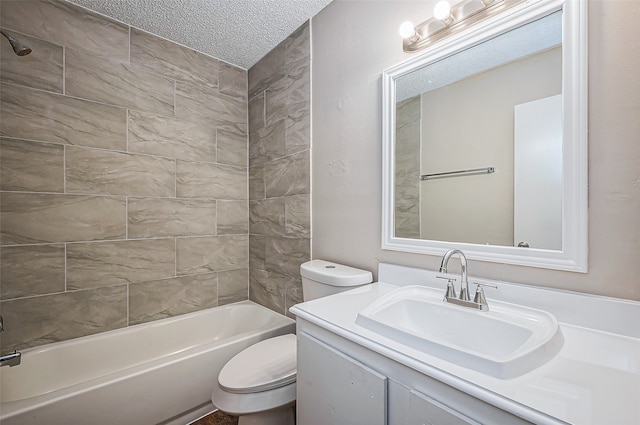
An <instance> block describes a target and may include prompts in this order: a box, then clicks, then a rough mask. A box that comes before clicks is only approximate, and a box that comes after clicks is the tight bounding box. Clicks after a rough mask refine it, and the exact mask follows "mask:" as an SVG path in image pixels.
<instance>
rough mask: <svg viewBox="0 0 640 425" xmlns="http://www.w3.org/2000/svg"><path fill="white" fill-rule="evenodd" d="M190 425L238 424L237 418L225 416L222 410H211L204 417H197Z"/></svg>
mask: <svg viewBox="0 0 640 425" xmlns="http://www.w3.org/2000/svg"><path fill="white" fill-rule="evenodd" d="M191 425H238V418H236V417H233V416H227V415H225V414H224V413H222V412H213V413H212V414H210V415H207V416H205V417H204V418H201V419H198V420H197V421H195V422H193V423H192V424H191Z"/></svg>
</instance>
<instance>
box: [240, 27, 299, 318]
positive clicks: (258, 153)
mask: <svg viewBox="0 0 640 425" xmlns="http://www.w3.org/2000/svg"><path fill="white" fill-rule="evenodd" d="M309 41H310V39H309V25H308V23H307V24H304V25H303V26H302V27H300V28H299V29H298V30H297V31H295V32H294V33H293V34H292V35H291V36H289V38H287V39H286V40H285V41H283V42H282V43H281V44H280V45H278V46H277V47H276V48H275V49H274V50H272V51H271V52H270V53H269V54H268V55H267V56H265V57H264V58H263V59H262V60H260V61H259V62H258V63H257V64H256V65H254V66H253V67H252V68H251V69H250V70H249V270H250V277H249V297H250V299H251V300H254V301H256V302H258V303H260V304H262V305H265V306H267V307H269V308H271V309H272V310H275V311H277V312H279V313H282V314H287V313H288V308H289V307H291V306H292V305H293V304H296V303H298V302H300V301H301V300H302V282H301V279H300V264H301V263H303V262H305V261H308V260H309V259H310V256H311V253H310V249H311V244H310V237H311V226H310V219H309V217H310V208H309V206H310V193H311V186H310V161H309V159H310V158H309V155H310V147H311V143H310V141H311V131H310V122H311V121H310V119H311V118H310V91H311V89H310V87H311V84H310V66H311V63H310V44H309Z"/></svg>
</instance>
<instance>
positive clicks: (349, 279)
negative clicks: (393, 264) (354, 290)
mask: <svg viewBox="0 0 640 425" xmlns="http://www.w3.org/2000/svg"><path fill="white" fill-rule="evenodd" d="M300 274H301V275H302V277H305V278H307V279H312V280H315V281H318V282H321V283H326V284H327V285H332V286H358V285H364V284H365V283H371V282H372V281H373V275H372V274H371V272H370V271H367V270H362V269H356V268H354V267H349V266H345V265H343V264H337V263H332V262H330V261H324V260H311V261H307V262H306V263H302V264H301V265H300Z"/></svg>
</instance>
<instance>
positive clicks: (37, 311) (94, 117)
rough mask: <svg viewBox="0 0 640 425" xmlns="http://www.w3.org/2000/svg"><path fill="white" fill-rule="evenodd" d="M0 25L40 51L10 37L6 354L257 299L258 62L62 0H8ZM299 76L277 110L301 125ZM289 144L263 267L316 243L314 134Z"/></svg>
mask: <svg viewBox="0 0 640 425" xmlns="http://www.w3.org/2000/svg"><path fill="white" fill-rule="evenodd" d="M0 26H2V28H3V29H6V30H7V32H9V33H11V34H14V35H15V36H17V37H19V38H20V39H21V40H23V41H24V42H25V43H27V44H28V45H29V46H31V47H32V49H33V53H32V54H31V55H29V56H24V57H18V56H15V55H14V53H13V51H12V50H11V49H10V47H9V44H8V43H6V42H5V41H4V40H2V43H0V46H1V49H0V64H1V68H0V80H1V87H0V90H1V92H0V114H1V117H0V118H1V119H0V136H1V137H0V191H1V192H0V212H1V214H2V216H1V222H0V266H1V268H0V273H1V274H0V313H1V314H2V315H3V317H4V321H5V328H6V332H5V333H4V334H2V335H1V336H0V338H2V339H1V340H0V348H1V350H2V352H7V351H11V350H13V349H14V348H18V349H24V348H27V347H30V346H35V345H40V344H45V343H49V342H54V341H60V340H64V339H68V338H74V337H78V336H83V335H87V334H92V333H97V332H102V331H106V330H110V329H115V328H120V327H124V326H128V325H132V324H137V323H141V322H146V321H151V320H156V319H160V318H164V317H167V316H172V315H176V314H182V313H187V312H190V311H194V310H199V309H203V308H208V307H211V306H216V305H219V304H225V303H230V302H235V301H239V300H243V299H247V298H248V282H249V271H248V270H249V251H250V249H249V236H248V232H249V205H248V202H249V201H248V196H249V194H248V190H247V189H248V178H249V172H248V164H247V156H248V145H247V137H248V135H247V113H248V110H247V109H248V102H247V93H248V88H247V72H246V71H244V70H242V69H239V68H236V67H233V66H231V65H228V64H226V63H222V62H220V61H218V60H217V59H214V58H211V57H208V56H205V55H203V54H200V53H197V52H194V51H193V50H190V49H187V48H184V47H182V46H179V45H177V44H174V43H171V42H168V41H166V40H164V39H161V38H159V37H156V36H153V35H151V34H148V33H146V32H143V31H140V30H137V29H135V28H130V27H128V26H126V25H123V24H120V23H118V22H114V21H111V20H109V19H106V18H104V17H102V16H99V15H96V14H94V13H91V12H89V11H86V10H84V9H82V8H79V7H77V6H75V5H72V4H69V3H66V2H63V1H60V0H56V1H31V0H28V1H9V0H3V1H2V16H1V21H0ZM304 31H306V30H304ZM307 36H308V35H307ZM291 44H293V43H291V40H290V41H289V45H291ZM289 50H291V48H290V49H289ZM307 62H308V55H307ZM288 66H289V68H290V71H291V72H290V74H291V75H297V74H296V72H299V71H301V69H302V68H301V67H304V66H305V65H304V63H302V62H301V63H300V64H299V65H294V63H291V64H288ZM306 66H307V72H308V64H307V65H306ZM287 78H289V77H287ZM289 80H291V83H295V85H296V89H295V93H294V92H291V90H290V91H289V92H287V91H286V90H285V91H282V90H284V89H279V90H280V92H279V97H277V98H276V99H272V100H273V101H274V102H275V103H277V104H278V107H277V108H275V109H272V108H269V109H268V110H269V112H270V116H272V119H271V121H273V122H274V123H276V124H277V123H280V124H279V125H280V126H282V129H283V131H286V130H288V129H291V130H289V131H296V132H299V131H300V130H301V129H303V127H304V124H301V123H300V121H299V119H298V118H297V117H298V116H297V115H296V114H295V113H294V112H293V111H288V110H287V109H286V107H287V102H286V100H287V99H286V98H287V96H290V97H291V98H292V99H293V98H294V97H295V98H296V101H297V102H298V103H300V104H303V103H304V102H302V100H301V99H298V97H304V96H301V95H299V94H298V92H297V91H298V90H299V89H300V87H299V86H300V84H302V85H303V86H304V84H307V87H308V82H306V83H305V82H304V81H302V80H301V79H300V78H298V77H293V78H289V79H287V80H286V81H287V82H288V81H289ZM284 82H285V81H280V83H284ZM274 87H275V86H274ZM278 87H279V86H278ZM303 88H304V87H303ZM254 89H255V87H254ZM269 90H272V89H271V88H270V86H269V87H264V88H262V89H260V90H258V91H260V93H262V94H264V93H265V91H267V92H268V91H269ZM307 91H308V90H307ZM285 92H286V93H285ZM269 93H270V92H269ZM269 96H270V94H269ZM283 96H284V98H283ZM305 99H306V100H305V102H306V110H307V112H308V96H307V98H305ZM283 108H284V109H283ZM274 114H277V115H278V116H277V117H276V116H274ZM307 115H308V114H307ZM306 119H307V120H308V117H307V118H306ZM271 121H270V123H271ZM285 139H286V138H283V139H282V146H281V149H280V151H278V152H279V155H277V156H274V157H273V158H269V161H268V162H265V161H263V162H262V163H261V167H263V168H269V170H270V171H269V173H271V174H272V175H270V176H269V178H268V182H269V186H268V189H267V192H268V193H273V195H271V196H274V197H275V198H274V199H275V200H281V202H283V208H284V211H285V212H286V211H288V213H287V214H288V215H283V217H282V220H283V226H282V229H281V231H280V233H278V234H275V233H270V234H268V235H267V236H268V237H267V239H265V243H264V246H263V247H262V252H268V253H269V254H268V255H267V260H268V261H267V262H265V264H268V265H269V266H268V267H267V269H266V270H273V269H279V268H280V263H282V262H284V263H287V260H288V258H287V257H288V252H290V251H291V250H293V249H297V248H298V245H299V244H300V241H299V240H298V239H299V238H308V226H307V230H306V232H307V233H306V234H305V231H304V230H302V228H303V227H304V226H305V223H307V222H308V205H307V207H306V209H305V206H304V205H303V204H304V201H305V199H306V200H307V201H308V193H309V190H308V183H306V184H305V183H303V182H300V181H296V182H295V184H291V183H288V181H289V180H290V179H296V180H299V179H306V180H307V181H308V170H306V171H305V170H304V169H303V168H304V167H307V168H308V143H307V146H306V147H305V146H302V147H300V146H301V145H300V142H299V140H300V137H296V138H295V139H291V140H290V141H289V144H286V143H285V141H286V140H285ZM305 155H306V156H305ZM272 159H273V161H272ZM278 161H279V162H278ZM262 192H263V194H264V193H265V190H264V188H263V191H262ZM305 197H306V198H305ZM256 200H257V199H256ZM286 208H288V209H286ZM305 214H306V216H305ZM287 217H288V218H287ZM305 217H306V218H305ZM288 238H292V239H294V240H295V242H293V243H287V242H288ZM305 240H306V241H307V242H308V239H305ZM307 245H308V243H307ZM301 252H302V254H296V258H297V257H301V258H302V257H304V258H306V257H308V246H307V247H306V248H303V249H302V251H301ZM293 269H294V267H289V266H287V267H282V270H285V271H286V273H284V274H283V275H282V276H283V277H286V278H288V279H289V280H290V282H289V281H288V283H287V284H288V285H289V286H290V287H292V288H293V287H295V285H296V284H297V282H298V280H299V279H298V278H296V277H295V276H290V274H291V275H292V274H293V273H292V270H293ZM280 273H282V272H280ZM292 293H295V292H292ZM282 298H283V300H284V292H283V293H282ZM281 306H282V307H283V308H284V301H283V302H282V303H281ZM283 308H281V309H280V311H281V312H284V309H283Z"/></svg>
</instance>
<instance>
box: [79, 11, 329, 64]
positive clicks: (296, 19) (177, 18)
mask: <svg viewBox="0 0 640 425" xmlns="http://www.w3.org/2000/svg"><path fill="white" fill-rule="evenodd" d="M69 1H71V2H72V3H76V4H79V5H81V6H84V7H86V8H88V9H91V10H93V11H95V12H98V13H101V14H103V15H106V16H109V17H111V18H113V19H116V20H118V21H120V22H123V23H125V24H128V25H131V26H134V27H137V28H140V29H143V30H145V31H149V32H151V33H153V34H156V35H159V36H161V37H164V38H167V39H169V40H172V41H175V42H177V43H180V44H182V45H185V46H187V47H190V48H192V49H194V50H198V51H200V52H202V53H206V54H208V55H211V56H214V57H216V58H218V59H221V60H223V61H225V62H228V63H231V64H233V65H237V66H239V67H241V68H244V69H249V68H250V67H251V66H252V65H253V64H255V63H256V62H257V61H259V60H260V59H261V58H262V57H263V56H264V55H266V54H267V53H268V52H269V51H270V50H271V49H273V48H274V47H276V46H277V45H278V43H280V42H281V41H282V40H284V39H285V38H287V36H289V34H291V33H292V32H293V31H294V30H295V29H296V28H298V27H299V26H300V25H302V24H303V23H304V22H305V21H306V20H307V19H309V18H311V17H313V16H314V15H316V14H317V13H318V12H319V11H320V10H322V8H324V7H325V6H326V5H327V4H329V3H330V2H331V0H69Z"/></svg>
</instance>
